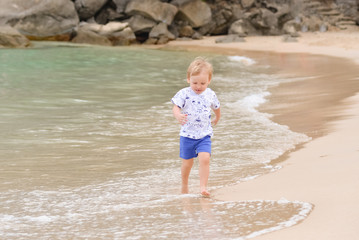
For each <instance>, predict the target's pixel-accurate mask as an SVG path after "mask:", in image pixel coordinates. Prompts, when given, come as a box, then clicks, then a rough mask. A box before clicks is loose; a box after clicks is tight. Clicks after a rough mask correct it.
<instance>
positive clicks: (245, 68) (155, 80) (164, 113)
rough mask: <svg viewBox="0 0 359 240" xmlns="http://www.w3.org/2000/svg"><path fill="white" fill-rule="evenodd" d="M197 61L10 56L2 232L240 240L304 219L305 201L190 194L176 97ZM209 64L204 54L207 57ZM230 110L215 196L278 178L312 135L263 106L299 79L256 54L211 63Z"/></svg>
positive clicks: (2, 90)
mask: <svg viewBox="0 0 359 240" xmlns="http://www.w3.org/2000/svg"><path fill="white" fill-rule="evenodd" d="M198 55H199V53H196V52H179V51H161V50H148V49H140V48H132V47H131V48H107V47H86V46H82V47H79V46H75V45H68V44H61V45H58V44H56V43H37V44H35V47H34V48H32V49H15V50H14V49H11V50H9V49H3V50H0V116H1V118H0V163H1V164H0V171H1V176H0V179H1V182H0V193H1V195H0V223H1V224H0V233H1V235H2V236H3V237H5V238H6V239H158V238H172V239H200V238H209V239H239V238H250V237H253V236H256V235H258V234H261V233H265V232H268V231H272V230H275V229H280V228H283V227H286V226H290V225H292V224H295V223H296V222H297V221H300V220H302V219H303V218H304V217H305V216H306V214H308V212H309V211H310V208H311V206H310V205H308V204H306V203H298V202H287V201H279V202H271V201H252V202H220V201H216V200H213V199H203V198H200V197H199V196H198V195H197V192H198V184H199V180H198V164H197V163H196V164H195V166H194V168H193V171H192V173H191V177H190V191H191V194H189V195H180V194H179V191H180V165H181V160H180V159H179V157H178V147H179V143H178V138H179V136H178V133H179V128H180V126H179V125H178V124H177V123H176V120H175V119H174V118H173V116H172V112H171V108H172V105H171V103H170V99H171V98H172V96H173V95H174V94H175V93H176V92H177V91H178V90H179V89H181V88H183V87H186V86H187V83H186V81H185V77H186V69H187V66H188V64H189V63H190V62H191V61H192V59H193V58H194V57H196V56H198ZM201 55H203V53H202V54H201ZM204 55H205V56H206V57H208V58H209V59H210V60H211V62H212V63H213V65H214V69H215V75H214V78H213V81H212V82H211V86H210V87H211V88H212V89H213V90H214V91H216V93H217V96H218V98H219V100H220V101H221V104H222V106H221V110H222V118H221V121H220V123H219V124H218V125H217V126H216V127H215V129H214V137H213V157H212V160H211V173H210V179H209V189H210V190H214V189H216V188H220V187H223V186H226V185H230V184H234V183H236V182H240V181H245V180H248V179H251V178H254V177H256V176H258V175H262V174H265V173H268V172H271V171H274V170H276V169H277V167H276V166H273V165H271V164H270V161H271V160H273V159H276V158H277V157H279V156H280V155H282V154H283V153H284V152H286V151H288V150H290V149H293V148H294V146H295V145H296V144H299V143H302V142H305V141H308V140H309V138H308V137H307V136H305V135H303V134H299V133H295V132H292V131H290V129H289V128H288V127H286V126H282V125H279V124H277V123H275V122H273V121H271V120H270V115H268V114H266V113H261V112H258V111H257V110H256V108H257V107H258V106H259V105H260V104H261V103H263V102H265V101H266V97H268V96H269V95H270V93H269V92H268V88H269V87H272V86H276V85H278V84H280V83H281V82H287V81H291V79H283V78H280V77H278V76H277V75H275V73H274V72H275V71H274V70H273V69H272V68H271V67H270V66H267V65H265V66H264V65H260V64H258V63H257V61H256V60H255V59H251V58H248V57H246V56H230V57H229V56H223V55H217V54H204Z"/></svg>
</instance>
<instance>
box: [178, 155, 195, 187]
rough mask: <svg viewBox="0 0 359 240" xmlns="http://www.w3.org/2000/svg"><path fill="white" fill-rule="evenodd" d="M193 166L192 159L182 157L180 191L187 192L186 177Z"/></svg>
mask: <svg viewBox="0 0 359 240" xmlns="http://www.w3.org/2000/svg"><path fill="white" fill-rule="evenodd" d="M192 166H193V158H192V159H187V160H185V159H182V167H181V176H182V193H188V177H189V174H190V172H191V169H192Z"/></svg>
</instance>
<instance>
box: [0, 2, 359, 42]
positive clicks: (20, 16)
mask: <svg viewBox="0 0 359 240" xmlns="http://www.w3.org/2000/svg"><path fill="white" fill-rule="evenodd" d="M358 10H359V0H314V1H311V0H229V1H224V0H206V1H203V0H2V1H1V2H0V47H27V46H29V45H30V40H54V41H71V42H74V43H87V44H97V45H106V46H119V45H130V44H164V43H167V42H168V41H171V40H175V39H201V38H202V37H203V36H213V35H227V36H226V37H222V38H220V39H218V41H219V42H233V41H243V37H246V36H253V35H271V36H275V35H288V36H290V37H292V38H295V37H298V36H299V35H300V32H308V31H321V32H323V31H336V30H342V29H347V28H352V29H354V30H355V31H357V30H358V29H359V27H358V25H359V17H358V16H359V14H358V12H359V11H358Z"/></svg>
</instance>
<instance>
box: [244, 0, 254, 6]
mask: <svg viewBox="0 0 359 240" xmlns="http://www.w3.org/2000/svg"><path fill="white" fill-rule="evenodd" d="M254 2H255V0H242V1H241V3H242V6H243V8H250V7H252V6H253V5H254Z"/></svg>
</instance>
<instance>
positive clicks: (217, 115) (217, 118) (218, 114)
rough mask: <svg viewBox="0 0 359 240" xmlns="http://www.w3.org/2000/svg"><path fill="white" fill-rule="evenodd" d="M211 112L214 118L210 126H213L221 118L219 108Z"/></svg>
mask: <svg viewBox="0 0 359 240" xmlns="http://www.w3.org/2000/svg"><path fill="white" fill-rule="evenodd" d="M213 112H214V114H215V115H216V117H215V118H214V119H213V120H212V125H213V126H215V125H216V124H217V123H218V121H219V119H220V118H221V108H217V109H213Z"/></svg>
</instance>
